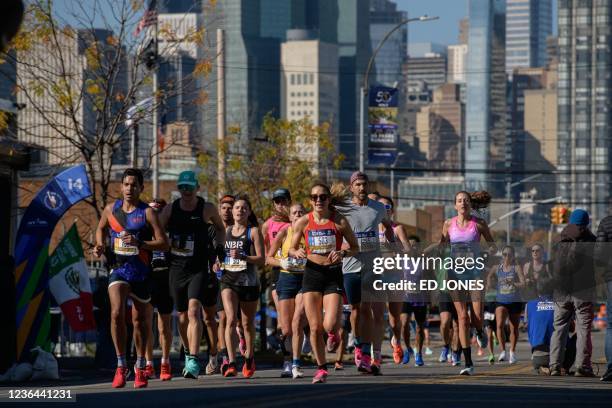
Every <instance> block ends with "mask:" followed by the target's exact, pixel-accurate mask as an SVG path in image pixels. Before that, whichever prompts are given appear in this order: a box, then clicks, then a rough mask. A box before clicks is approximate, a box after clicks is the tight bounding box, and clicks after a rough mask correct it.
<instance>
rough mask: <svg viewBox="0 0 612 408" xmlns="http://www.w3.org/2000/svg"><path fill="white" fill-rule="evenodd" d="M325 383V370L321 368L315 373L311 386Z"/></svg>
mask: <svg viewBox="0 0 612 408" xmlns="http://www.w3.org/2000/svg"><path fill="white" fill-rule="evenodd" d="M326 381H327V370H323V369H322V368H320V369H318V370H317V372H316V373H315V376H314V377H313V379H312V383H313V384H319V383H324V382H326Z"/></svg>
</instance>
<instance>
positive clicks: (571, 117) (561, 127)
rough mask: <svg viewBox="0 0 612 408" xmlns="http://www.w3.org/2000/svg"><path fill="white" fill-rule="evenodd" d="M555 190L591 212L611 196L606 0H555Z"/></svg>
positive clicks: (602, 211)
mask: <svg viewBox="0 0 612 408" xmlns="http://www.w3.org/2000/svg"><path fill="white" fill-rule="evenodd" d="M558 5H559V20H558V27H559V70H558V72H559V82H558V87H557V92H558V133H557V134H558V138H559V156H558V160H559V167H558V169H559V171H560V176H559V184H558V188H559V193H560V195H561V196H563V198H565V199H566V200H569V203H570V205H571V206H572V207H582V208H586V209H588V210H590V212H591V215H592V216H593V218H594V221H593V224H596V221H597V220H600V219H601V218H602V217H603V216H604V215H606V212H607V208H608V199H609V198H610V168H611V165H610V163H611V159H612V157H611V154H610V153H611V150H610V132H611V131H612V129H611V126H612V113H611V112H612V111H611V110H610V97H611V90H612V84H611V81H612V75H611V74H612V72H611V71H612V67H611V66H610V61H611V54H610V52H611V51H610V43H611V42H612V34H610V24H611V21H612V1H611V0H596V1H587V0H580V1H578V0H559V3H558Z"/></svg>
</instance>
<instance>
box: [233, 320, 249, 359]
mask: <svg viewBox="0 0 612 408" xmlns="http://www.w3.org/2000/svg"><path fill="white" fill-rule="evenodd" d="M236 332H237V333H238V338H239V339H240V343H239V344H238V350H239V351H240V354H241V355H242V357H244V356H245V355H246V351H247V346H246V339H245V338H244V333H243V332H242V331H241V330H240V328H239V327H236Z"/></svg>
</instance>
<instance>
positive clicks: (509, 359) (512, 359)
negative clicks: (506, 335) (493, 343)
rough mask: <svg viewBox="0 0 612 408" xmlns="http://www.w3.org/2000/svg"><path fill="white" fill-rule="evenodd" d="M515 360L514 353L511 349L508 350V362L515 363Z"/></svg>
mask: <svg viewBox="0 0 612 408" xmlns="http://www.w3.org/2000/svg"><path fill="white" fill-rule="evenodd" d="M517 361H518V360H517V359H516V354H515V353H514V352H513V351H511V352H510V357H509V358H508V363H510V364H516V362H517Z"/></svg>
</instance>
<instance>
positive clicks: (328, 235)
mask: <svg viewBox="0 0 612 408" xmlns="http://www.w3.org/2000/svg"><path fill="white" fill-rule="evenodd" d="M308 247H309V248H310V253H311V254H319V255H325V254H329V253H330V252H331V251H334V250H335V249H336V234H335V233H334V230H330V229H329V230H310V231H308Z"/></svg>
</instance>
